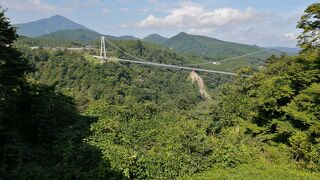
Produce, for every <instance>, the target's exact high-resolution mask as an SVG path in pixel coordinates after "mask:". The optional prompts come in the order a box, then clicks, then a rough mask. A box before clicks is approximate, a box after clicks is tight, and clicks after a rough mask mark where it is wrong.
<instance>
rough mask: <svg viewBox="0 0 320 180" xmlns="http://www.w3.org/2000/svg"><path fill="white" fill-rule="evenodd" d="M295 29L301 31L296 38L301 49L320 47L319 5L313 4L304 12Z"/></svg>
mask: <svg viewBox="0 0 320 180" xmlns="http://www.w3.org/2000/svg"><path fill="white" fill-rule="evenodd" d="M297 27H298V28H300V29H302V30H303V33H302V34H301V35H300V36H299V37H298V39H299V45H300V46H301V47H302V48H303V49H309V48H310V47H319V46H320V3H314V4H312V5H310V6H309V7H308V8H307V9H306V10H305V13H304V15H303V16H302V17H301V20H300V22H299V23H298V25H297Z"/></svg>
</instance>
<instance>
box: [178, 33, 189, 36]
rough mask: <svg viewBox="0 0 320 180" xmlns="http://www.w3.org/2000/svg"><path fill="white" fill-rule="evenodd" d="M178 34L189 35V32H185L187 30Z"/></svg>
mask: <svg viewBox="0 0 320 180" xmlns="http://www.w3.org/2000/svg"><path fill="white" fill-rule="evenodd" d="M178 35H183V36H185V35H188V34H187V33H185V32H180V33H179V34H178Z"/></svg>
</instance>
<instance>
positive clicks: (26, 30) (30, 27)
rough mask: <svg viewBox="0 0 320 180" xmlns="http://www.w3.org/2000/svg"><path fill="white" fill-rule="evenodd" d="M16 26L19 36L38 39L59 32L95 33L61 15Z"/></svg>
mask: <svg viewBox="0 0 320 180" xmlns="http://www.w3.org/2000/svg"><path fill="white" fill-rule="evenodd" d="M14 26H15V27H17V33H18V34H19V35H22V36H27V37H38V36H42V35H45V34H49V33H52V32H56V31H59V30H71V29H84V30H88V31H93V30H92V29H89V28H88V27H86V26H84V25H81V24H79V23H76V22H74V21H72V20H70V19H68V18H66V17H64V16H61V15H55V16H51V17H49V18H43V19H39V20H36V21H31V22H27V23H21V24H15V25H14ZM93 32H95V31H93Z"/></svg>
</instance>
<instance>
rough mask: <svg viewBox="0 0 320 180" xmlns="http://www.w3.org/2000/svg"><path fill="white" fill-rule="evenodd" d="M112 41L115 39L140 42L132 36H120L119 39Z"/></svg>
mask: <svg viewBox="0 0 320 180" xmlns="http://www.w3.org/2000/svg"><path fill="white" fill-rule="evenodd" d="M113 39H116V40H140V39H139V38H137V37H134V36H120V37H114V38H113Z"/></svg>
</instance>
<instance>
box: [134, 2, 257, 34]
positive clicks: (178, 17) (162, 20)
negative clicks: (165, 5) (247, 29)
mask: <svg viewBox="0 0 320 180" xmlns="http://www.w3.org/2000/svg"><path fill="white" fill-rule="evenodd" d="M255 14H256V12H255V10H254V9H252V8H247V9H246V10H244V11H241V10H238V9H233V8H219V9H214V10H212V11H208V10H206V9H204V8H203V7H201V6H197V5H194V4H185V5H183V6H181V7H179V8H176V9H172V10H171V11H170V13H169V14H168V15H167V16H164V17H155V16H154V15H149V16H148V17H147V18H145V19H144V20H142V21H140V22H138V23H136V24H135V26H136V27H139V28H173V27H180V28H214V27H220V26H225V25H229V24H238V23H243V22H246V21H250V20H254V19H255V18H256V16H255Z"/></svg>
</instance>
